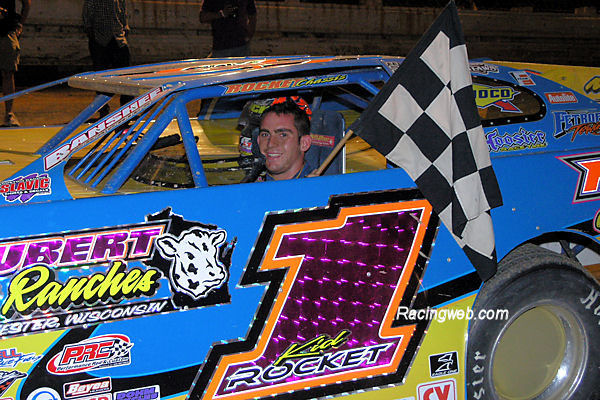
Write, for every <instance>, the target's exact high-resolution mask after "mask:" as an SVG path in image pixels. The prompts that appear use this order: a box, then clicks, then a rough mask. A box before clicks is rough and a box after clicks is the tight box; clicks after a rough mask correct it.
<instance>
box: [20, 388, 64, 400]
mask: <svg viewBox="0 0 600 400" xmlns="http://www.w3.org/2000/svg"><path fill="white" fill-rule="evenodd" d="M27 400H62V399H61V398H60V395H59V394H58V392H57V391H56V390H54V389H52V388H49V387H41V388H37V389H35V390H34V391H33V392H31V393H29V396H27Z"/></svg>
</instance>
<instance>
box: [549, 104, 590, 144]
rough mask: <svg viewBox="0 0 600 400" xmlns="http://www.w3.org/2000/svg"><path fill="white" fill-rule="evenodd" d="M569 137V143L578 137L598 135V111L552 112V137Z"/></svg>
mask: <svg viewBox="0 0 600 400" xmlns="http://www.w3.org/2000/svg"><path fill="white" fill-rule="evenodd" d="M568 134H570V135H571V142H573V141H574V140H575V138H576V137H577V136H579V135H594V136H599V135H600V111H596V110H572V111H554V137H555V138H556V139H560V138H562V137H563V136H565V135H568Z"/></svg>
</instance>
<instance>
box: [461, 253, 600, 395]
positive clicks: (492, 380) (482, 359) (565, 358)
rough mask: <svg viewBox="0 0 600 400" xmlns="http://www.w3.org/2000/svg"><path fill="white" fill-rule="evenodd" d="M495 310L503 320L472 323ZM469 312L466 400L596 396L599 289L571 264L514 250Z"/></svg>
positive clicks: (561, 257) (599, 366) (563, 258)
mask: <svg viewBox="0 0 600 400" xmlns="http://www.w3.org/2000/svg"><path fill="white" fill-rule="evenodd" d="M490 310H492V311H490ZM500 310H507V311H508V315H506V312H504V315H503V316H505V317H506V318H496V319H484V318H477V317H478V316H481V315H483V316H484V317H485V316H486V315H492V316H493V315H496V316H499V315H500V312H499V311H500ZM490 312H491V313H492V314H490ZM480 313H484V314H480ZM486 313H487V314H486ZM473 315H474V318H473V319H472V320H471V324H470V327H469V336H468V341H467V353H466V357H467V358H466V371H465V375H466V398H467V399H476V400H480V399H493V400H508V399H511V400H516V399H519V400H525V399H527V400H529V399H535V400H550V399H552V400H554V399H556V400H567V399H570V400H573V399H581V400H598V399H600V285H598V282H596V281H595V280H594V278H593V277H592V276H591V275H589V273H587V272H586V271H585V270H584V269H583V267H582V266H581V264H579V263H578V262H576V261H575V260H572V259H570V258H568V257H566V256H564V255H560V254H556V253H554V252H551V251H549V250H546V249H543V248H541V247H539V246H536V245H533V244H525V245H523V246H521V247H519V248H517V249H515V250H514V251H512V252H511V253H510V254H508V255H507V256H506V257H505V258H504V259H503V260H502V262H500V264H499V268H498V272H497V274H496V275H495V276H494V277H492V278H491V279H489V280H488V281H487V282H486V283H485V284H484V285H483V287H482V288H481V290H480V292H479V294H478V297H477V299H476V301H475V304H474V306H473Z"/></svg>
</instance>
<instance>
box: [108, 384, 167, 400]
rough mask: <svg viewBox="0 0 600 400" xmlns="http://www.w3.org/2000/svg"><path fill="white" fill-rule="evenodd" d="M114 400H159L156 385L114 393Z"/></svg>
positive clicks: (158, 389) (158, 390)
mask: <svg viewBox="0 0 600 400" xmlns="http://www.w3.org/2000/svg"><path fill="white" fill-rule="evenodd" d="M114 400H160V387H159V386H158V385H153V386H146V387H141V388H137V389H131V390H123V391H121V392H115V396H114Z"/></svg>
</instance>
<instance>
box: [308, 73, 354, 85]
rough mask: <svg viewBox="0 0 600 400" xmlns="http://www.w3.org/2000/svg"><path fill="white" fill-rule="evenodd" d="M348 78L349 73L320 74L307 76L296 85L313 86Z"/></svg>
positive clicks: (342, 80)
mask: <svg viewBox="0 0 600 400" xmlns="http://www.w3.org/2000/svg"><path fill="white" fill-rule="evenodd" d="M347 79H348V75H345V74H342V75H331V76H320V77H314V78H305V79H302V80H300V81H298V82H297V83H296V87H301V86H313V85H322V84H324V83H332V82H344V81H346V80H347Z"/></svg>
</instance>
